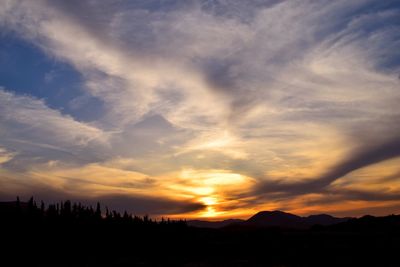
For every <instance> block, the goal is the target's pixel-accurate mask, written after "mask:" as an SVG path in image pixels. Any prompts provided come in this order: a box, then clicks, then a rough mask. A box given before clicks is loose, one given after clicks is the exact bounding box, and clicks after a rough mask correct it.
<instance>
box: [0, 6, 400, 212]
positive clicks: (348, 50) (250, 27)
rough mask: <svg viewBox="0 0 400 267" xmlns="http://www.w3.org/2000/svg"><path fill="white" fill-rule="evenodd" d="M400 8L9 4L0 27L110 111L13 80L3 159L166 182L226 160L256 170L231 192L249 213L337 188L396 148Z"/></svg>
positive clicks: (1, 11)
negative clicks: (31, 92)
mask: <svg viewBox="0 0 400 267" xmlns="http://www.w3.org/2000/svg"><path fill="white" fill-rule="evenodd" d="M399 12H400V11H399V8H398V5H396V3H395V2H394V1H393V2H392V1H389V2H385V3H376V1H369V0H360V1H352V2H351V3H350V2H349V1H334V2H332V1H325V0H321V1H303V2H293V1H261V2H260V1H247V2H246V3H244V2H243V1H230V2H229V4H228V3H227V2H225V1H165V2H164V1H162V2H160V1H134V2H132V3H127V2H122V1H116V2H115V1H113V2H107V1H104V2H82V1H68V2H66V1H35V2H32V1H6V2H5V3H4V5H2V7H1V8H0V27H1V28H2V29H5V30H7V31H12V32H14V33H15V34H16V35H18V36H19V37H20V38H21V39H22V40H24V41H26V42H30V43H33V44H34V45H36V46H37V47H39V48H41V49H42V50H43V51H44V52H45V53H46V55H47V56H49V57H51V58H54V59H55V60H56V61H61V62H66V63H68V64H70V65H71V66H73V67H74V68H75V69H76V70H77V71H79V72H80V73H81V74H82V77H83V78H82V79H83V83H84V84H83V87H84V90H85V94H84V95H83V97H79V96H77V97H76V98H74V100H73V101H71V102H70V106H71V108H74V107H75V108H80V107H82V106H85V105H86V104H85V101H86V100H85V99H86V98H91V97H95V98H97V99H99V100H100V101H101V102H102V103H104V114H102V115H101V116H99V117H98V118H96V119H95V120H94V121H91V122H90V123H84V122H82V121H83V120H82V121H80V119H79V115H75V116H74V118H73V117H71V116H69V115H68V114H65V113H62V112H60V111H58V110H55V109H50V108H49V107H48V106H47V105H46V103H45V100H38V99H35V98H32V97H30V96H21V95H18V94H15V93H11V92H10V91H4V90H2V91H0V101H2V103H1V104H2V105H0V109H1V115H0V118H1V120H2V121H1V122H2V126H1V132H0V134H1V136H2V141H1V142H0V145H1V147H4V149H5V151H6V152H4V153H5V154H4V153H3V154H4V155H6V156H4V157H3V156H0V158H4V159H3V161H4V162H3V164H2V165H3V166H6V167H7V168H10V169H11V168H13V169H15V170H17V169H18V170H22V169H24V171H25V172H26V173H29V172H30V171H32V170H33V169H35V170H37V168H38V167H39V166H40V167H43V166H45V164H50V165H51V163H52V162H53V163H54V162H57V164H58V165H59V166H63V171H65V172H68V168H69V172H74V175H75V176H79V177H80V178H79V179H78V180H76V179H75V180H74V181H75V183H81V182H82V180H81V178H82V177H81V175H80V174H79V171H78V169H77V168H79V167H81V168H82V172H81V174H82V173H85V171H84V170H87V169H88V168H89V167H88V166H92V167H93V166H96V168H98V169H101V170H102V171H104V169H102V168H111V167H112V168H115V169H118V170H119V171H120V174H121V173H122V172H123V171H131V172H137V173H140V174H141V175H144V176H148V177H150V178H151V179H156V180H158V179H162V178H160V177H165V176H168V175H170V174H171V173H175V174H176V173H180V171H181V170H182V169H185V168H191V169H195V170H199V171H200V170H203V171H204V170H208V172H209V173H213V170H217V169H219V170H226V171H229V172H231V173H235V174H239V175H243V176H246V177H251V178H252V179H254V180H256V181H258V182H257V183H256V185H255V188H254V190H252V191H250V192H249V193H247V192H242V194H237V195H236V192H235V194H233V193H232V194H233V195H232V196H228V195H227V194H226V195H224V197H225V198H229V197H233V196H237V197H238V199H237V200H236V202H235V203H234V205H233V203H229V205H228V204H227V205H226V207H228V206H232V207H233V206H236V207H239V208H238V209H241V208H243V207H244V206H246V205H247V204H248V203H256V204H257V205H262V202H263V201H266V200H268V201H272V202H274V203H275V204H276V205H277V206H279V205H284V204H285V203H286V202H285V201H287V200H286V199H285V198H287V197H289V196H290V197H293V198H294V199H296V198H298V197H301V196H304V195H309V194H313V193H321V192H326V190H332V188H331V186H332V184H334V183H336V182H337V181H338V180H341V179H343V177H345V176H347V175H349V174H350V173H352V172H354V171H357V170H360V169H362V168H366V167H368V166H370V165H373V164H376V163H380V164H383V165H384V164H385V161H386V160H388V159H391V158H395V157H398V156H399V142H398V136H399V133H400V131H399V126H398V125H399V122H400V120H399V118H400V110H399V108H398V103H399V101H400V93H399V90H398V87H399V80H398V74H399V72H400V55H399V52H398V49H396V48H397V47H398V46H399V40H400V38H399V37H400V25H399V23H398V20H397V17H398V16H399ZM10 151H11V152H10ZM10 153H11V154H10ZM0 155H2V154H0ZM7 155H8V156H7ZM10 155H12V156H10ZM54 164H55V163H54ZM43 168H44V167H43ZM46 168H47V169H46V170H48V171H50V170H51V171H54V170H52V169H51V166H50V167H46ZM108 171H109V170H108ZM21 175H22V174H21ZM70 178H71V177H70ZM75 178H76V177H75ZM169 178H171V177H169ZM193 179H194V180H196V179H195V178H193ZM94 180H95V179H93V180H92V181H91V183H95V181H94ZM99 180H101V179H100V178H99ZM171 180H173V181H175V182H176V181H177V180H174V179H171ZM69 181H70V183H71V182H72V181H73V180H71V179H70V180H69ZM103 182H104V181H103ZM117 182H118V178H116V179H115V183H117ZM392 182H393V181H392ZM358 183H360V184H364V181H358ZM161 184H163V183H161ZM129 185H137V183H136V181H125V182H124V183H120V184H119V186H116V187H118V188H115V189H113V190H121V188H123V187H124V186H125V187H126V188H130V187H131V186H129ZM73 189H74V186H73V185H71V186H70V187H69V190H73ZM164 189H165V188H163V190H164ZM167 191H168V190H167ZM108 193H109V194H112V191H109V192H108ZM375 193H376V192H375ZM375 193H374V192H372V193H371V194H375ZM168 194H169V195H168ZM174 194H178V192H177V191H174V190H172V189H170V191H169V193H167V192H166V193H165V195H166V196H167V195H168V196H169V197H172V196H173V195H174ZM349 194H350V193H349ZM349 194H347V193H346V194H345V195H349ZM222 195H223V194H222V192H221V196H222ZM265 195H267V197H265ZM356 195H358V197H359V199H367V197H365V195H364V197H363V195H362V194H356ZM194 197H197V196H194ZM209 197H212V196H209ZM371 199H373V196H372V195H371ZM382 200H384V199H383V198H382ZM279 201H281V202H280V203H278V202H279ZM296 203H297V202H296ZM293 205H294V204H293ZM296 205H297V204H296ZM222 209H225V208H223V207H222V204H221V210H222Z"/></svg>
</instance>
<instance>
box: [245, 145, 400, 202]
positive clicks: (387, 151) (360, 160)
mask: <svg viewBox="0 0 400 267" xmlns="http://www.w3.org/2000/svg"><path fill="white" fill-rule="evenodd" d="M399 156H400V139H398V138H396V139H394V140H390V141H386V142H384V143H383V144H380V145H372V146H366V147H365V148H362V149H359V150H358V151H356V152H354V153H353V154H352V155H350V156H348V158H347V159H346V160H344V161H342V163H340V164H337V165H336V166H335V167H333V168H332V169H331V170H329V171H328V172H326V173H325V174H324V175H322V176H320V177H316V178H315V179H313V180H312V181H305V182H298V183H285V182H271V181H267V182H262V183H259V184H257V185H256V186H255V188H254V192H253V193H256V194H257V195H260V196H261V197H266V196H268V193H271V192H282V193H284V194H287V195H288V196H293V195H302V194H307V193H316V192H321V191H323V190H324V188H326V187H328V186H329V185H330V184H332V183H333V182H334V181H336V180H337V179H339V178H341V177H343V176H345V175H347V174H349V173H350V172H352V171H355V170H358V169H360V168H363V167H366V166H369V165H371V164H375V163H379V162H382V161H384V160H388V159H392V158H395V157H399Z"/></svg>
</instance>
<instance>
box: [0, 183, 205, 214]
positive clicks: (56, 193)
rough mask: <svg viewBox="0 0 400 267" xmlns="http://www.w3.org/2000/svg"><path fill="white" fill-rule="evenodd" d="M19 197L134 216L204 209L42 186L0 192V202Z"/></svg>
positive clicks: (185, 203) (186, 203) (189, 204)
mask: <svg viewBox="0 0 400 267" xmlns="http://www.w3.org/2000/svg"><path fill="white" fill-rule="evenodd" d="M17 196H19V197H20V198H21V200H22V201H27V200H28V199H29V198H30V197H31V196H33V197H34V199H36V201H41V200H43V201H45V203H46V204H51V203H54V202H58V201H65V200H67V199H69V200H71V201H73V202H81V203H83V204H86V205H93V206H94V205H95V204H96V202H100V203H101V204H102V205H103V208H105V207H108V208H109V209H111V210H117V211H119V212H123V211H125V210H126V211H127V212H129V213H132V214H135V215H145V214H147V215H150V216H157V215H163V214H164V215H168V214H184V213H188V212H194V211H200V210H202V209H204V208H205V206H204V204H202V203H198V202H192V201H177V200H172V199H168V198H162V197H145V196H129V195H117V194H114V195H107V196H101V197H77V196H75V195H72V194H68V193H66V192H64V191H60V190H56V189H51V188H47V190H46V189H45V188H43V187H42V186H40V187H37V188H35V186H32V187H31V190H29V192H26V191H20V192H13V193H10V192H1V191H0V201H11V200H14V199H16V197H17Z"/></svg>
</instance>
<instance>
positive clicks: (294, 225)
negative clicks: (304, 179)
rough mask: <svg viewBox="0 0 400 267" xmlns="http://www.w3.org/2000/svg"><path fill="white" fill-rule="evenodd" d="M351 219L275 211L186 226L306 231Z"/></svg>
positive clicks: (191, 222) (189, 222)
mask: <svg viewBox="0 0 400 267" xmlns="http://www.w3.org/2000/svg"><path fill="white" fill-rule="evenodd" d="M350 219H351V218H337V217H333V216H331V215H328V214H317V215H310V216H307V217H300V216H297V215H294V214H291V213H287V212H283V211H279V210H275V211H260V212H258V213H257V214H255V215H253V216H252V217H250V218H249V219H248V220H240V219H228V220H224V221H201V220H192V221H188V222H187V223H188V225H190V226H195V227H204V228H222V227H232V226H235V227H240V226H245V227H280V228H290V229H308V228H311V227H312V226H315V225H321V226H328V225H333V224H338V223H341V222H345V221H348V220H350Z"/></svg>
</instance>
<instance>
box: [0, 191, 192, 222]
mask: <svg viewBox="0 0 400 267" xmlns="http://www.w3.org/2000/svg"><path fill="white" fill-rule="evenodd" d="M0 218H1V222H2V223H7V222H10V223H25V224H26V223H35V224H37V223H47V224H48V223H69V224H125V225H144V226H157V225H163V226H165V225H170V226H171V225H173V226H175V227H176V226H179V227H186V221H184V220H170V219H169V218H167V219H164V218H161V220H155V219H151V218H149V216H147V215H145V216H137V215H132V214H130V213H128V212H127V211H124V212H123V213H120V212H118V211H116V210H109V209H108V208H107V207H105V209H104V210H102V207H101V204H100V203H99V202H97V204H96V207H95V208H94V207H93V206H85V205H83V204H81V203H80V202H78V203H72V202H71V201H70V200H66V201H61V202H59V203H55V204H49V205H48V206H47V207H46V204H45V203H44V202H43V201H40V203H39V204H38V202H36V201H35V200H34V198H33V197H31V198H30V199H29V201H28V202H21V201H20V199H19V197H17V200H16V201H13V202H2V203H0Z"/></svg>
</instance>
